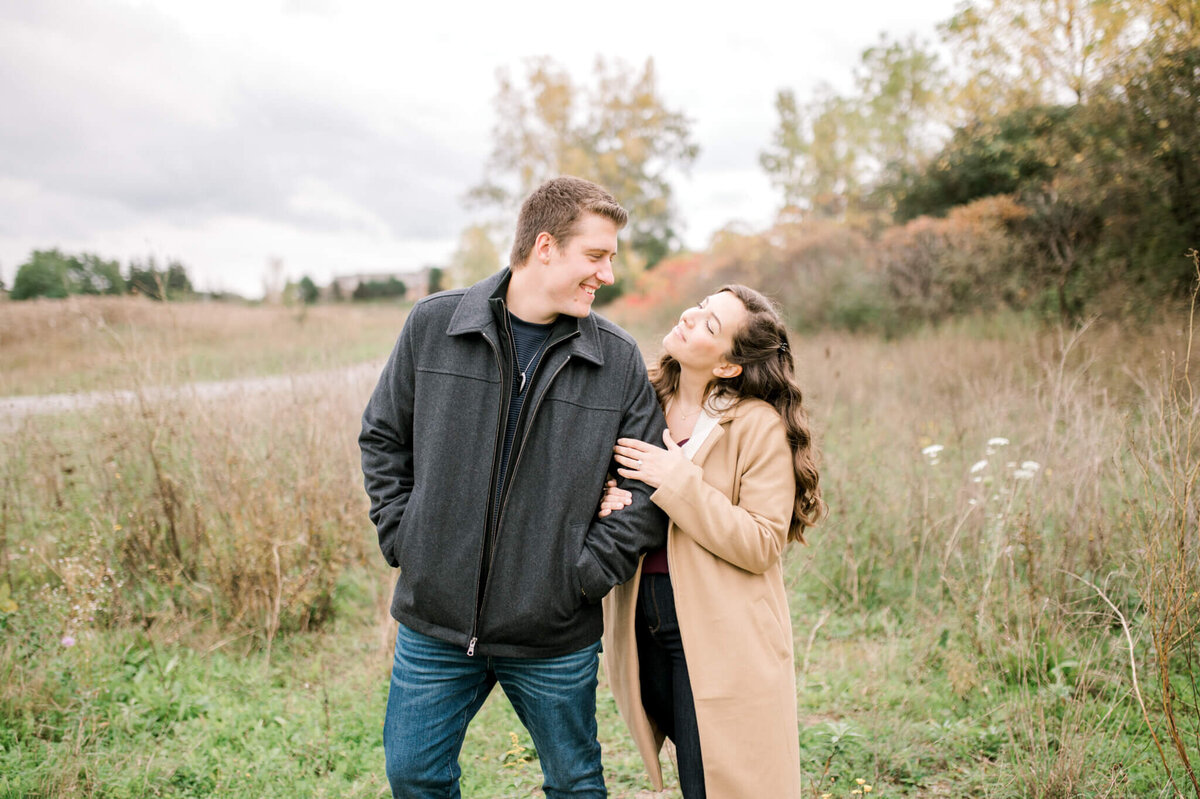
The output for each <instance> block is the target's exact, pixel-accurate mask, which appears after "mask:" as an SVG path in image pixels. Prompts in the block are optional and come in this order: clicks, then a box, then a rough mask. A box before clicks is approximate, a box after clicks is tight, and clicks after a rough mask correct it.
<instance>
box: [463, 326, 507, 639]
mask: <svg viewBox="0 0 1200 799" xmlns="http://www.w3.org/2000/svg"><path fill="white" fill-rule="evenodd" d="M504 330H505V333H506V334H507V335H508V336H509V342H510V343H511V341H512V333H511V332H510V331H509V327H508V319H507V318H506V319H505V321H504ZM484 339H485V340H486V341H487V343H488V346H490V347H491V348H492V354H494V355H495V356H496V366H498V367H499V368H500V386H501V391H502V392H503V395H504V396H503V399H502V400H501V402H500V407H499V410H498V411H497V414H496V446H495V448H494V450H493V453H492V476H493V478H494V477H495V475H496V472H497V471H498V470H499V468H500V449H501V447H503V446H504V442H503V441H502V438H503V436H504V419H505V417H506V416H508V403H509V400H510V398H511V396H512V375H511V374H510V375H509V379H508V381H505V380H504V374H505V370H504V359H503V358H502V357H500V348H499V347H497V346H496V343H495V342H494V341H492V340H491V339H490V338H488V337H487V336H484ZM495 496H496V493H495V491H494V490H493V488H492V482H491V481H489V483H488V510H489V511H495V512H496V513H499V510H498V509H497V508H495V507H493V505H492V503H493V502H494V501H495ZM492 515H493V514H492V513H490V512H489V514H488V516H489V517H490V516H492ZM489 521H490V519H489ZM490 536H491V531H490V530H489V531H488V533H487V537H485V539H484V543H483V546H482V547H480V549H479V568H478V569H477V571H476V573H477V574H478V575H479V582H478V583H477V584H476V586H475V617H474V618H473V619H472V620H471V636H470V639H471V640H470V641H468V642H467V657H474V656H475V643H476V642H477V641H478V640H479V639H478V637H477V636H476V633H477V632H478V631H479V611H480V608H481V607H482V605H483V588H484V587H483V585H482V577H483V556H484V554H485V553H486V552H487V549H488V538H490Z"/></svg>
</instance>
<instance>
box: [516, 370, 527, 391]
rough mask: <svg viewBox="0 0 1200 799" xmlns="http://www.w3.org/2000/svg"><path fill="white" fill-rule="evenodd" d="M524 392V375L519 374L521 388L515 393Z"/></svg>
mask: <svg viewBox="0 0 1200 799" xmlns="http://www.w3.org/2000/svg"><path fill="white" fill-rule="evenodd" d="M524 391H525V373H524V372H521V387H520V388H518V389H517V393H518V394H521V393H524Z"/></svg>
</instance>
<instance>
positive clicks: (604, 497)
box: [600, 477, 633, 519]
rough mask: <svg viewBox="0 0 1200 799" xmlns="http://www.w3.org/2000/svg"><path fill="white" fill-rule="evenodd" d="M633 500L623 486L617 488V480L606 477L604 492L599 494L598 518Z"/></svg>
mask: <svg viewBox="0 0 1200 799" xmlns="http://www.w3.org/2000/svg"><path fill="white" fill-rule="evenodd" d="M631 502H633V494H632V493H631V492H629V491H626V490H625V489H623V488H617V481H616V480H614V479H612V478H611V477H610V478H608V481H607V482H605V483H604V493H602V494H601V495H600V518H601V519H603V518H604V517H605V516H607V515H609V514H610V513H612V512H613V511H615V510H620V509H621V508H623V507H625V506H626V505H628V504H630V503H631Z"/></svg>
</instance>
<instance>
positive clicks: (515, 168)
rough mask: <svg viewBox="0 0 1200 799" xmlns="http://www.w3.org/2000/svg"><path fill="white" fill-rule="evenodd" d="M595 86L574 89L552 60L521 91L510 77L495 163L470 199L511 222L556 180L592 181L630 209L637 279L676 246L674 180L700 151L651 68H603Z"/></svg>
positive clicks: (529, 66) (502, 95)
mask: <svg viewBox="0 0 1200 799" xmlns="http://www.w3.org/2000/svg"><path fill="white" fill-rule="evenodd" d="M594 78H595V85H594V86H592V87H587V86H579V85H576V84H575V83H574V82H573V81H572V80H571V77H570V75H568V73H567V72H566V71H565V70H564V69H562V68H561V67H559V66H558V65H557V64H555V63H554V62H553V61H552V60H550V59H548V58H539V59H534V60H530V61H527V62H526V73H525V78H524V81H523V82H518V81H514V80H513V79H512V77H511V76H510V75H509V74H508V72H507V71H504V70H502V71H501V72H500V73H499V74H498V81H499V90H498V92H497V95H496V99H495V108H496V124H495V126H494V128H493V132H492V138H493V145H492V152H491V156H490V157H489V159H488V163H487V166H486V168H485V174H484V179H483V181H482V182H481V183H480V184H479V185H478V186H476V187H475V188H474V189H472V191H471V193H470V197H471V199H473V200H475V201H477V202H480V203H482V204H485V205H491V206H497V207H500V208H503V209H504V210H505V214H506V216H511V212H512V211H513V210H514V206H515V205H516V203H517V202H518V201H519V199H520V198H521V197H523V196H525V195H526V194H528V193H529V192H530V191H532V190H533V189H534V188H535V187H537V186H538V185H539V184H540V183H542V182H543V181H545V180H547V179H549V178H552V177H555V176H557V175H562V174H569V175H576V176H578V177H582V178H586V179H588V180H593V181H595V182H597V183H599V184H600V185H602V186H604V187H605V188H607V189H608V190H609V191H611V192H612V193H613V195H614V196H616V197H617V199H618V201H619V202H620V203H621V204H622V205H623V206H624V207H625V208H627V209H628V210H629V214H630V223H629V230H628V235H629V241H630V249H632V251H633V257H630V255H629V254H628V252H627V251H622V252H623V254H622V256H621V258H622V261H623V262H624V263H625V264H626V265H628V266H632V267H633V268H634V271H637V270H639V269H640V268H642V267H643V266H652V265H653V264H655V263H657V262H658V260H660V259H661V258H662V257H663V256H664V255H665V254H666V253H668V252H671V251H673V250H675V249H676V248H677V247H678V244H679V242H678V237H677V233H676V229H677V227H678V212H677V211H676V209H675V207H674V204H673V202H672V188H671V182H670V179H669V176H670V175H671V174H672V173H673V172H684V173H686V172H687V171H688V170H689V169H690V167H691V165H692V163H693V162H694V161H695V159H696V156H697V154H698V153H699V148H698V147H697V145H696V144H695V143H693V142H692V140H691V122H690V121H689V120H688V119H687V118H686V117H685V116H684V115H683V114H682V113H680V112H678V111H675V110H672V109H670V108H668V107H667V105H666V102H665V101H664V99H663V98H662V96H661V95H660V94H659V91H658V85H657V77H656V73H655V70H654V61H653V60H652V59H647V60H646V62H645V64H644V65H643V66H642V68H641V69H640V70H635V69H633V68H630V67H629V66H627V65H626V64H624V63H623V62H620V61H618V62H616V63H615V64H614V65H611V66H610V65H609V64H607V63H606V62H605V61H604V60H603V59H597V61H596V65H595V73H594Z"/></svg>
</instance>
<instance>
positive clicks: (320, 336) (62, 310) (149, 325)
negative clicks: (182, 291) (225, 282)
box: [0, 297, 405, 396]
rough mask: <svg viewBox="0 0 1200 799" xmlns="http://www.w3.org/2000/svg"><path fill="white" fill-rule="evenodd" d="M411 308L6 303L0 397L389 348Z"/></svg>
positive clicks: (270, 368)
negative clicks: (406, 310) (408, 309)
mask: <svg viewBox="0 0 1200 799" xmlns="http://www.w3.org/2000/svg"><path fill="white" fill-rule="evenodd" d="M404 315H405V310H404V308H403V307H401V306H397V305H392V304H366V305H362V304H347V305H336V306H331V305H320V306H315V307H312V308H308V307H305V306H295V307H285V306H277V305H264V306H251V305H243V304H236V303H227V302H179V303H175V302H171V303H162V302H155V301H153V300H150V299H147V298H145V297H69V298H67V299H63V300H44V299H43V300H31V301H26V302H7V303H4V304H3V305H2V306H0V396H5V395H14V394H46V393H56V392H67V391H80V390H86V391H95V390H110V389H114V388H117V389H130V388H134V387H136V386H139V385H156V384H165V385H177V384H179V383H184V382H188V381H195V380H214V379H228V378H240V377H255V376H261V375H269V374H289V373H294V372H308V371H316V370H321V369H328V368H332V367H339V366H346V365H349V364H353V363H357V362H360V361H364V360H367V359H373V358H380V359H382V358H383V357H384V356H386V355H387V352H388V349H389V347H390V344H391V342H392V341H393V340H394V339H395V334H396V331H397V330H399V328H400V325H401V324H402V323H403V320H404Z"/></svg>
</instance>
